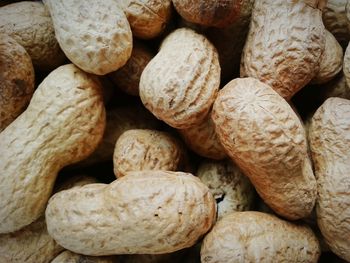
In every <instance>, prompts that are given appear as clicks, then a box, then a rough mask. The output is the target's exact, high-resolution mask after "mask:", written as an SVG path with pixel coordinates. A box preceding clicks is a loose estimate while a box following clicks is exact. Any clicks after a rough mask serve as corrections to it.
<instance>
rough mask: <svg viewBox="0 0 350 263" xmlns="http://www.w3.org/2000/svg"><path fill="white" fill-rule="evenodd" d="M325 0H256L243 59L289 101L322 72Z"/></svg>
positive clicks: (247, 70) (244, 72)
mask: <svg viewBox="0 0 350 263" xmlns="http://www.w3.org/2000/svg"><path fill="white" fill-rule="evenodd" d="M323 2H324V0H313V1H310V0H259V1H255V5H254V9H253V13H252V21H251V24H250V29H249V34H248V38H247V41H246V44H245V47H244V50H243V54H242V60H241V77H247V76H249V77H254V78H257V79H259V80H260V81H262V82H264V83H266V84H268V85H269V86H270V87H272V88H273V89H274V90H276V91H277V92H278V93H279V94H280V95H281V96H282V97H284V98H285V99H287V100H289V99H290V98H291V97H292V96H293V95H294V94H295V93H296V92H297V91H299V90H300V89H301V88H303V87H304V86H305V85H306V84H307V83H308V82H309V81H310V80H311V79H312V78H313V77H314V76H315V75H316V74H317V72H318V71H319V63H320V59H321V55H322V52H323V50H324V46H325V29H324V26H323V23H322V11H321V9H322V6H323V4H324V3H323Z"/></svg>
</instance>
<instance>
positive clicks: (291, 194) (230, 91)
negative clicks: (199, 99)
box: [212, 78, 316, 220]
mask: <svg viewBox="0 0 350 263" xmlns="http://www.w3.org/2000/svg"><path fill="white" fill-rule="evenodd" d="M212 119H213V122H214V125H215V130H216V133H217V134H218V137H219V139H220V141H221V144H222V145H223V147H224V148H225V149H226V153H227V154H228V155H229V156H230V157H231V158H232V160H233V161H234V162H235V163H236V164H237V165H238V167H239V168H240V169H241V170H242V172H243V173H244V174H245V175H246V176H248V177H249V179H250V181H251V182H252V184H253V185H254V186H255V189H256V190H257V192H258V193H259V195H260V196H261V197H262V199H263V200H264V201H265V202H266V203H267V204H268V205H269V206H270V207H271V208H272V209H273V210H274V211H275V212H276V213H278V214H279V215H281V216H283V217H286V218H288V219H291V220H296V219H300V218H303V217H306V216H308V215H309V214H310V213H311V211H312V208H313V206H314V204H315V199H316V180H315V177H314V175H313V171H312V167H311V161H310V159H309V156H308V147H307V140H306V135H305V131H304V128H303V125H302V123H301V122H300V120H299V118H298V116H297V115H296V114H295V113H294V111H293V109H292V108H291V107H290V106H289V104H288V102H287V101H285V100H284V99H283V98H282V97H281V96H279V95H278V94H277V93H276V92H275V91H274V90H273V89H272V88H271V87H269V86H268V85H266V84H264V83H262V82H260V81H259V80H256V79H253V78H241V79H234V80H232V81H231V82H229V83H228V84H227V85H226V86H225V87H224V88H223V89H221V90H220V92H219V94H218V97H217V99H216V100H215V103H214V106H213V112H212Z"/></svg>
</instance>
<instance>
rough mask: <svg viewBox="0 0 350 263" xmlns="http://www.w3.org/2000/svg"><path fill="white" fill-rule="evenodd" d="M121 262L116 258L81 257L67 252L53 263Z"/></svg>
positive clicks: (52, 262)
mask: <svg viewBox="0 0 350 263" xmlns="http://www.w3.org/2000/svg"><path fill="white" fill-rule="evenodd" d="M119 262H120V261H119V260H118V259H117V257H116V256H109V257H91V256H85V255H79V254H76V253H74V252H72V251H69V250H65V251H63V252H62V253H61V254H59V255H58V256H57V257H55V258H54V259H53V260H52V261H51V263H119Z"/></svg>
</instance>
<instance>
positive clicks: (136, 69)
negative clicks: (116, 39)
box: [109, 42, 153, 96]
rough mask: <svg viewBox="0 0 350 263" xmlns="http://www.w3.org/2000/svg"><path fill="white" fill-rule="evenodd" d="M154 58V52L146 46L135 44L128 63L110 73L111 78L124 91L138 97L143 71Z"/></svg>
mask: <svg viewBox="0 0 350 263" xmlns="http://www.w3.org/2000/svg"><path fill="white" fill-rule="evenodd" d="M152 57H153V54H152V52H151V51H150V50H148V48H147V47H146V46H145V45H142V44H141V43H139V42H134V46H133V49H132V52H131V57H130V58H129V60H128V62H127V63H126V64H125V65H124V66H123V67H122V68H120V69H118V70H117V71H115V72H112V73H110V74H109V77H110V78H111V79H112V81H113V83H114V84H115V85H116V86H117V87H118V88H120V89H121V90H122V91H124V92H126V93H127V94H130V95H133V96H138V95H139V84H140V77H141V74H142V71H143V70H144V69H145V67H146V65H147V64H148V62H150V60H151V59H152Z"/></svg>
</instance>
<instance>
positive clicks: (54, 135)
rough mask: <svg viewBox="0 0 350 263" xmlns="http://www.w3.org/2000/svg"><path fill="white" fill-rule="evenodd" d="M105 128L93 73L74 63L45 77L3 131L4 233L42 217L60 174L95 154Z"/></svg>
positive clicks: (0, 226) (0, 200)
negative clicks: (61, 170) (91, 74)
mask: <svg viewBox="0 0 350 263" xmlns="http://www.w3.org/2000/svg"><path fill="white" fill-rule="evenodd" d="M104 127H105V109H104V105H103V98H102V93H101V88H100V86H99V85H98V84H97V82H95V80H94V78H93V77H92V76H90V75H88V74H86V73H85V72H83V71H81V70H80V69H78V68H77V67H75V66H74V65H72V64H70V65H65V66H61V67H59V68H57V69H56V70H54V71H53V72H51V73H50V74H49V75H48V76H47V77H46V78H45V79H44V81H43V82H42V83H41V84H40V85H39V87H38V88H37V90H36V91H35V93H34V95H33V97H32V100H31V102H30V104H29V106H28V108H27V109H26V111H25V112H23V113H22V114H21V115H20V116H19V117H18V118H17V119H16V120H15V121H14V122H12V123H11V124H10V125H9V126H8V127H7V128H6V129H5V130H4V131H2V132H1V133H0V149H1V155H0V171H1V176H0V233H8V232H13V231H16V230H18V229H20V228H22V227H24V226H26V225H28V224H30V223H32V222H33V221H34V220H36V219H37V218H38V217H39V216H40V215H41V213H42V212H43V211H44V209H45V206H46V203H47V200H48V199H49V197H50V195H51V192H52V187H53V184H54V182H55V179H56V176H57V172H58V171H59V170H60V169H61V168H62V167H64V166H66V165H69V164H72V163H74V162H77V161H80V160H82V159H84V158H86V157H87V156H88V155H89V154H91V153H92V152H93V151H94V149H95V148H96V147H97V144H98V143H99V141H100V140H101V138H102V135H103V130H104Z"/></svg>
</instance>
